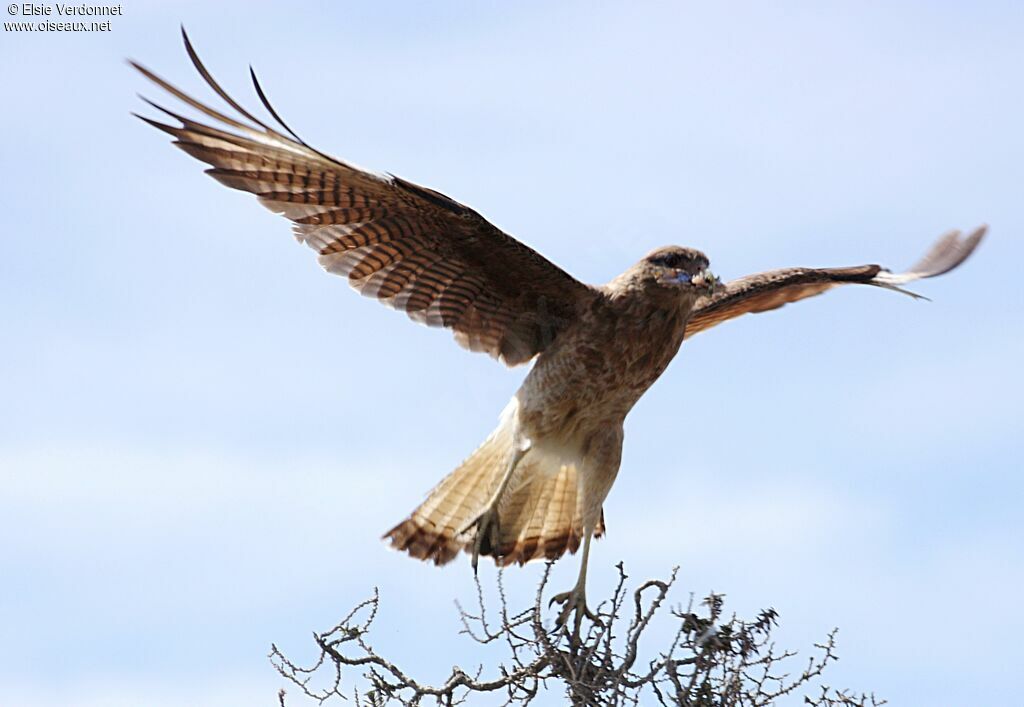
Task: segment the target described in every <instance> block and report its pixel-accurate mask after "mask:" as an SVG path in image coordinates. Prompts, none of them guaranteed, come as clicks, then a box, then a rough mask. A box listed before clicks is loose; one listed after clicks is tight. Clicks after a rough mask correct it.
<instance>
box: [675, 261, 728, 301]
mask: <svg viewBox="0 0 1024 707" xmlns="http://www.w3.org/2000/svg"><path fill="white" fill-rule="evenodd" d="M680 275H682V273H680ZM687 277H689V276H687ZM689 281H690V284H691V285H693V286H694V287H700V288H702V289H704V290H705V294H706V295H707V296H708V297H711V296H712V295H713V294H715V290H717V289H718V288H719V287H721V286H722V281H721V280H719V279H718V278H717V277H716V276H715V274H714V273H713V272H711V269H710V268H706V269H704V270H702V271H701V272H699V273H697V274H696V275H694V276H693V277H692V278H689Z"/></svg>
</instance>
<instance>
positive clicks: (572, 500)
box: [384, 400, 604, 566]
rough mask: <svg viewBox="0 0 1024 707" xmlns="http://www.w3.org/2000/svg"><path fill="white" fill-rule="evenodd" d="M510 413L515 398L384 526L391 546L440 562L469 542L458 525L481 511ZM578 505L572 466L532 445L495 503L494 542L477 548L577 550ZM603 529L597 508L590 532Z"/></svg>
mask: <svg viewBox="0 0 1024 707" xmlns="http://www.w3.org/2000/svg"><path fill="white" fill-rule="evenodd" d="M515 413H516V409H515V401H514V400H513V404H512V405H510V406H509V408H508V409H506V411H505V413H504V414H503V415H502V420H501V423H500V424H499V425H498V428H497V429H496V430H495V431H494V432H493V433H492V434H491V435H490V437H488V438H487V440H486V441H485V442H484V443H483V444H482V445H480V447H479V448H478V449H477V450H476V451H475V452H474V453H473V454H472V455H471V456H470V457H469V458H468V459H466V461H464V462H463V463H462V464H461V465H460V466H459V467H458V468H457V469H456V470H455V471H453V472H452V473H451V474H449V475H448V476H447V477H445V479H444V480H443V481H441V483H439V484H438V485H437V486H436V487H435V488H434V490H433V491H431V492H430V494H428V496H427V498H426V500H425V501H424V502H423V503H422V504H420V506H419V507H418V508H417V509H416V510H414V511H413V512H412V514H410V516H409V517H408V518H407V519H406V520H404V521H402V522H401V523H399V524H398V525H396V526H395V527H394V528H392V529H391V530H390V531H388V532H387V534H386V535H385V536H384V537H385V538H386V539H389V540H390V541H391V545H392V547H394V548H396V549H398V550H402V551H405V552H408V553H409V554H410V555H411V556H412V557H415V558H417V559H421V560H431V561H433V562H434V564H437V565H443V564H446V563H448V562H450V561H451V560H453V559H454V558H455V557H456V556H457V555H458V553H459V551H460V550H466V551H467V552H469V551H470V550H471V548H472V544H473V540H474V536H473V533H474V530H472V529H470V530H468V531H467V532H464V533H462V532H460V531H462V530H464V529H466V528H467V526H468V525H470V524H471V523H472V522H473V520H475V519H476V518H477V516H479V515H480V514H481V513H482V512H483V511H484V507H485V505H486V503H487V501H488V500H489V499H490V497H491V495H492V494H493V493H494V491H495V489H496V488H497V486H498V483H499V482H500V480H501V476H502V474H503V472H504V471H505V468H506V465H507V464H508V461H509V459H510V457H511V449H512V440H513V429H514V417H515ZM582 505H583V504H582V502H581V498H580V479H579V472H578V470H577V466H576V465H575V464H571V463H569V464H567V463H564V460H563V459H560V458H555V457H553V456H551V455H545V454H543V453H542V452H540V451H539V450H535V449H534V450H530V451H529V452H527V454H526V455H525V456H524V457H523V458H522V460H521V461H520V462H519V465H518V466H517V469H516V473H515V474H514V476H513V478H512V480H511V482H510V483H509V486H508V488H507V489H506V491H505V494H504V497H503V498H502V499H501V502H500V503H499V505H498V531H499V533H498V539H497V542H496V543H495V544H494V546H493V547H492V546H490V545H489V544H487V543H485V544H484V547H482V548H481V554H483V555H491V556H493V557H494V561H495V563H497V564H498V565H502V566H505V565H510V564H513V563H519V564H525V563H526V562H529V561H530V560H534V559H539V558H548V559H555V558H558V557H561V556H562V555H563V554H564V553H565V552H566V551H567V550H568V551H569V552H576V550H577V549H579V546H580V541H581V540H582V538H583V532H584V527H583V526H584V519H583V508H582ZM603 532H604V517H603V514H602V517H601V519H600V521H599V522H598V523H597V527H596V528H595V533H594V535H595V536H596V537H600V535H601V534H602V533H603Z"/></svg>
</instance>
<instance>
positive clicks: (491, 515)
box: [459, 506, 498, 574]
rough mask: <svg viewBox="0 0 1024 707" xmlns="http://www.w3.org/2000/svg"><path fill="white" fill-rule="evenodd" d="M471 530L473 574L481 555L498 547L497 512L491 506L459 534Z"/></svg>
mask: <svg viewBox="0 0 1024 707" xmlns="http://www.w3.org/2000/svg"><path fill="white" fill-rule="evenodd" d="M470 530H473V531H474V532H473V574H476V567H477V563H478V562H479V561H480V555H481V554H489V553H491V552H492V551H493V548H495V547H497V545H498V511H497V510H496V509H495V508H494V507H493V506H492V507H490V508H488V509H487V510H486V511H484V512H483V513H481V514H480V515H478V516H477V517H476V518H475V519H473V521H471V522H470V523H469V524H467V525H466V527H464V528H463V529H462V530H460V531H459V534H460V535H462V534H463V533H468V532H469V531H470Z"/></svg>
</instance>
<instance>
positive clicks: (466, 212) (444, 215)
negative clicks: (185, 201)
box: [132, 32, 597, 365]
mask: <svg viewBox="0 0 1024 707" xmlns="http://www.w3.org/2000/svg"><path fill="white" fill-rule="evenodd" d="M183 34H184V32H183ZM184 40H185V45H186V50H187V52H188V55H189V57H190V59H191V60H192V63H193V64H194V66H195V68H196V70H197V71H198V72H199V73H200V75H201V76H202V77H203V79H204V80H205V81H206V83H207V84H208V85H209V86H210V88H211V89H212V90H213V91H214V93H216V94H217V95H218V96H219V97H220V98H221V99H223V100H224V101H225V102H226V103H227V104H228V105H229V106H231V108H233V109H234V110H236V111H237V112H238V113H239V114H240V115H241V116H242V117H243V118H245V119H246V120H248V121H250V122H251V123H252V124H248V123H246V122H244V121H242V120H237V119H235V118H232V117H230V116H228V115H226V114H224V113H222V112H220V111H217V110H215V109H213V108H211V107H210V106H208V105H206V104H204V103H202V102H201V101H198V100H196V99H194V98H192V97H191V96H189V95H187V94H186V93H184V92H183V91H181V90H179V89H177V88H176V87H174V86H173V85H171V84H170V83H169V82H167V81H165V80H164V79H162V78H160V77H159V76H157V75H156V74H154V73H153V72H151V71H149V70H148V69H146V68H145V67H143V66H141V65H139V64H135V63H132V65H133V66H134V67H135V68H136V69H138V70H139V71H140V72H141V73H142V74H143V75H144V76H146V77H147V78H148V79H149V80H151V81H153V82H154V83H155V84H157V85H158V86H160V87H161V88H162V89H163V90H165V91H167V92H168V93H169V94H171V95H172V96H174V97H175V98H177V99H179V100H181V101H182V102H184V103H185V104H187V105H189V106H191V107H192V108H194V109H196V110H198V111H199V112H200V113H202V114H204V115H205V116H207V117H208V118H210V119H212V120H213V121H215V122H216V124H217V125H219V126H221V127H217V126H216V125H207V124H205V123H200V122H197V121H194V120H192V119H190V118H187V117H185V116H182V115H179V114H177V113H175V112H173V111H170V110H168V109H166V108H163V107H162V106H159V105H157V104H155V103H152V102H151V105H153V106H154V107H156V108H157V109H158V110H160V111H161V112H163V113H165V114H166V115H168V116H170V117H171V118H173V119H174V120H176V121H178V122H179V123H180V126H174V125H167V124H164V123H160V122H158V121H155V120H152V119H150V118H143V120H145V121H146V122H147V123H149V124H150V125H153V126H155V127H157V128H159V129H160V130H163V131H164V132H167V133H169V134H170V135H172V136H173V137H174V138H175V140H174V144H175V145H177V146H178V147H179V148H181V149H182V150H184V151H185V152H187V153H188V154H190V155H192V156H193V157H195V158H196V159H198V160H201V161H203V162H206V163H207V164H209V165H211V169H209V170H207V173H208V174H210V176H212V177H213V178H214V179H216V180H217V181H219V182H221V183H222V184H224V185H226V186H228V187H231V188H233V189H240V190H242V191H247V192H250V193H253V194H255V195H256V196H258V197H259V199H260V201H261V203H263V204H264V205H265V206H267V207H268V208H270V209H271V210H273V211H275V212H278V213H281V214H283V215H284V216H285V217H286V218H289V219H291V220H292V221H293V222H294V224H295V226H294V230H295V234H296V236H297V237H298V239H299V240H300V241H302V242H305V243H306V244H308V245H309V246H310V247H312V248H314V250H316V251H317V253H318V254H319V255H320V260H321V263H322V264H323V266H324V267H325V268H327V269H328V270H329V271H331V272H335V273H338V274H342V275H346V276H348V278H349V282H350V284H352V285H353V286H354V287H356V288H357V289H359V290H360V291H362V292H363V293H364V294H367V295H371V296H374V297H376V298H378V299H380V300H381V301H383V302H385V303H386V304H389V305H391V306H393V307H395V308H398V309H401V310H404V311H405V312H406V313H407V314H409V316H410V317H412V318H413V319H415V320H417V321H421V322H423V323H426V324H428V325H431V326H444V327H448V328H451V329H453V330H454V334H455V338H456V341H458V342H459V343H460V344H461V345H463V346H465V347H467V348H469V349H470V350H473V351H484V352H487V353H489V354H490V355H491V356H494V357H496V358H499V359H500V360H502V361H504V362H505V363H507V364H508V365H515V364H519V363H524V362H526V361H528V360H530V359H531V358H533V357H534V356H535V355H536V354H538V353H539V352H541V351H543V350H544V348H545V347H546V346H548V345H550V343H551V342H552V341H553V340H554V338H555V337H556V336H557V335H558V333H559V332H561V331H563V330H564V329H565V328H566V327H568V326H569V325H570V324H571V323H572V322H573V321H575V320H576V319H577V317H578V315H579V312H580V311H581V309H582V308H583V307H585V306H586V305H587V303H588V302H590V301H592V300H593V299H594V298H595V297H597V294H596V290H595V289H594V288H591V287H589V286H587V285H584V284H582V283H581V282H579V281H577V280H576V279H574V278H573V277H571V276H570V275H568V274H567V273H566V272H564V271H563V270H561V269H560V268H558V267H557V266H555V265H553V264H552V263H551V262H550V261H548V260H547V259H545V258H544V257H543V256H541V255H540V254H538V253H537V252H536V251H534V250H532V249H530V248H528V247H527V246H525V245H523V244H522V243H520V242H518V241H517V240H515V239H514V238H511V237H510V236H508V235H506V234H505V233H502V232H501V231H500V230H498V229H497V228H495V227H494V226H493V225H491V224H490V223H488V222H487V221H486V220H484V219H483V218H482V217H481V216H480V215H479V214H477V213H476V212H475V211H473V210H472V209H470V208H468V207H466V206H464V205H463V204H460V203H458V202H457V201H455V200H454V199H451V198H449V197H447V196H445V195H443V194H441V193H439V192H436V191H434V190H432V189H428V188H426V187H421V186H419V185H416V184H413V183H412V182H409V181H407V180H404V179H401V178H399V177H393V176H388V175H377V174H373V173H370V172H367V171H365V170H362V169H359V168H358V167H355V166H353V165H351V164H348V163H346V162H343V161H341V160H338V159H336V158H333V157H330V156H328V155H326V154H324V153H322V152H320V151H318V150H316V149H314V148H312V147H310V146H309V145H307V144H306V143H305V142H304V141H302V140H301V139H300V138H298V136H297V135H296V134H295V133H294V131H292V130H291V128H289V127H288V126H287V125H286V124H285V123H284V122H283V121H282V120H281V119H280V116H279V115H278V113H277V111H276V110H274V108H273V106H271V105H270V103H269V101H268V100H267V97H266V94H265V92H264V91H263V88H262V87H261V86H260V85H259V82H258V81H257V80H256V79H255V74H254V73H253V74H252V78H253V82H254V85H255V86H256V92H257V95H258V96H259V98H260V100H261V102H262V103H263V104H264V107H266V108H267V110H268V111H269V112H270V113H271V115H272V116H273V118H274V120H276V121H277V122H278V123H279V124H280V125H281V127H282V128H283V129H284V130H285V132H287V133H288V134H289V135H290V137H289V136H288V135H284V134H282V133H279V132H277V131H276V130H275V129H274V128H272V127H271V126H270V125H268V124H267V123H265V122H263V121H261V120H260V119H258V118H257V117H256V116H254V115H253V114H252V113H251V112H249V111H247V110H246V109H245V108H244V107H243V106H242V105H241V104H240V103H238V102H237V101H236V100H235V99H233V98H232V97H231V96H230V95H229V94H228V93H227V92H226V91H224V89H223V88H222V87H221V86H220V85H219V84H218V83H217V82H216V81H215V80H214V78H213V76H212V74H210V72H209V71H208V70H207V69H206V67H205V66H204V65H203V63H202V62H201V61H200V59H199V56H198V54H197V53H196V51H195V49H194V47H193V46H192V43H191V42H190V41H189V40H188V37H187V36H184ZM254 126H256V127H254ZM384 244H389V245H387V246H385V245H384ZM349 253H351V257H348V254H349Z"/></svg>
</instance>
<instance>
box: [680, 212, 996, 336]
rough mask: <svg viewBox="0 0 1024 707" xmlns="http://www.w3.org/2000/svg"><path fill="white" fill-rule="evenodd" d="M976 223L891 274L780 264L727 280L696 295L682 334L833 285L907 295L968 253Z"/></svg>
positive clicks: (979, 233)
mask: <svg viewBox="0 0 1024 707" xmlns="http://www.w3.org/2000/svg"><path fill="white" fill-rule="evenodd" d="M985 230H986V227H985V226H980V227H978V228H976V229H974V231H972V232H971V233H969V234H968V235H966V236H961V234H960V232H959V231H951V232H949V233H947V234H946V235H944V236H942V237H941V238H940V239H939V240H938V241H936V242H935V245H933V246H932V248H931V250H929V251H928V253H927V254H925V256H924V257H923V258H921V259H920V260H919V261H918V262H917V263H916V264H915V265H914V266H913V267H912V268H910V269H909V270H907V271H906V272H902V273H892V272H889V271H888V270H886V269H885V268H883V267H881V266H880V265H858V266H855V267H850V268H786V269H783V270H771V271H769V272H763V273H758V274H756V275H748V276H747V277H741V278H739V279H738V280H732V281H731V282H729V283H727V284H726V285H725V287H723V288H722V289H720V290H719V291H718V292H716V293H715V294H714V295H713V296H711V297H702V298H701V299H699V300H698V301H697V304H696V306H695V307H694V309H693V312H692V314H691V315H690V320H689V322H688V323H687V325H686V336H687V338H689V337H691V336H693V335H694V334H697V333H699V332H702V331H704V330H705V329H710V328H711V327H713V326H716V325H718V324H721V323H722V322H724V321H727V320H729V319H733V318H735V317H738V316H740V315H741V314H748V313H756V312H767V311H770V310H772V309H778V308H779V307H781V306H782V305H784V304H788V303H790V302H796V301H798V300H802V299H804V298H806V297H813V296H815V295H820V294H821V293H822V292H825V291H826V290H831V289H832V288H833V287H838V286H839V285H848V284H859V285H874V286H876V287H885V288H888V289H890V290H896V291H898V292H903V293H904V294H908V295H910V296H912V297H917V298H920V297H921V296H920V295H917V294H914V293H913V292H908V291H907V290H904V289H901V285H904V284H906V283H908V282H913V281H914V280H920V279H922V278H926V277H935V276H936V275H942V274H943V273H946V272H949V271H950V270H952V269H953V268H955V267H957V266H958V265H960V263H962V262H964V261H965V260H967V257H968V256H969V255H970V254H971V253H972V252H974V249H975V248H977V247H978V243H980V242H981V239H982V237H984V235H985Z"/></svg>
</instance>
